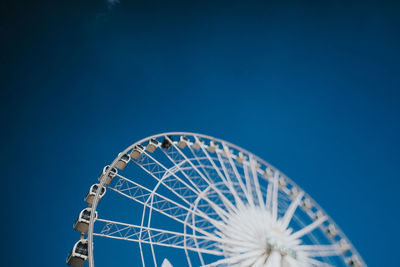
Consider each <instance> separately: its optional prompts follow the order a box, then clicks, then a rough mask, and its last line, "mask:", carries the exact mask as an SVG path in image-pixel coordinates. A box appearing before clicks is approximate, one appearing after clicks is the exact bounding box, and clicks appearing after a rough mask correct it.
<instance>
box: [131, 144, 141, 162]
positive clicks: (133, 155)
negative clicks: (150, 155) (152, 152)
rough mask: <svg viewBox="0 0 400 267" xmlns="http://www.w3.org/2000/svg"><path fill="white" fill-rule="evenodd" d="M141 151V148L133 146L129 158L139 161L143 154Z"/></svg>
mask: <svg viewBox="0 0 400 267" xmlns="http://www.w3.org/2000/svg"><path fill="white" fill-rule="evenodd" d="M143 150H144V148H143V146H141V145H137V146H135V147H134V148H133V149H132V151H131V153H130V156H131V158H133V159H136V160H138V159H140V156H142V154H143Z"/></svg>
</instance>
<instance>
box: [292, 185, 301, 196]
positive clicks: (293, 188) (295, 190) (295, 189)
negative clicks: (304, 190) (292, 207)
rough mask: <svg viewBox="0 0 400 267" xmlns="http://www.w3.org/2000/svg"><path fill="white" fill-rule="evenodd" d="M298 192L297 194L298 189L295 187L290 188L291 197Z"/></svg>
mask: <svg viewBox="0 0 400 267" xmlns="http://www.w3.org/2000/svg"><path fill="white" fill-rule="evenodd" d="M298 194H299V190H298V189H297V187H292V189H290V196H291V197H297V195H298Z"/></svg>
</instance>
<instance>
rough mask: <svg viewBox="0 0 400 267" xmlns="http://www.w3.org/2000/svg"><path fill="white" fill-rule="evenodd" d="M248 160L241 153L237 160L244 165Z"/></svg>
mask: <svg viewBox="0 0 400 267" xmlns="http://www.w3.org/2000/svg"><path fill="white" fill-rule="evenodd" d="M246 159H247V158H246V156H245V155H244V154H243V153H242V152H239V154H238V155H237V157H236V160H237V162H239V163H243V161H245V160H246Z"/></svg>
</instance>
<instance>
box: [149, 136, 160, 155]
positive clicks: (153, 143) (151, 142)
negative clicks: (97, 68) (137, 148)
mask: <svg viewBox="0 0 400 267" xmlns="http://www.w3.org/2000/svg"><path fill="white" fill-rule="evenodd" d="M157 147H158V141H157V140H156V139H150V140H149V142H148V143H147V146H146V151H149V152H150V153H153V152H154V151H155V150H156V148H157Z"/></svg>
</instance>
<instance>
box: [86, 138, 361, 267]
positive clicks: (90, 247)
mask: <svg viewBox="0 0 400 267" xmlns="http://www.w3.org/2000/svg"><path fill="white" fill-rule="evenodd" d="M168 135H172V136H182V135H184V136H193V137H200V138H205V139H208V140H213V141H217V142H223V143H225V144H227V145H228V146H230V147H232V148H235V149H237V150H239V151H242V152H244V153H247V154H249V155H253V156H254V159H255V160H257V161H258V162H259V163H261V164H263V165H265V166H269V167H270V168H271V169H272V170H275V171H279V172H280V174H281V175H282V176H283V177H284V178H285V179H286V180H287V181H288V182H290V183H291V184H292V185H294V186H296V187H297V188H298V189H301V190H302V191H303V192H304V196H305V197H307V198H308V199H310V201H311V202H312V203H313V205H314V206H315V207H316V208H317V209H318V210H320V211H322V212H323V213H324V214H325V215H326V216H327V217H328V219H327V221H328V222H329V223H330V224H333V225H334V226H335V227H336V229H337V230H338V233H339V235H340V236H341V238H342V239H345V240H346V241H347V242H348V244H349V246H350V248H349V250H350V251H351V254H352V255H355V256H357V257H358V258H359V259H360V261H361V263H362V266H367V265H366V264H365V262H364V260H363V258H362V257H361V256H360V254H359V253H358V251H357V249H356V248H355V247H354V246H353V244H352V243H351V241H350V240H349V239H348V238H347V236H346V235H345V234H344V232H343V231H342V230H341V228H340V227H339V226H338V225H337V224H336V223H335V222H334V220H333V219H332V218H331V217H330V216H329V214H328V213H326V212H325V210H324V209H323V208H321V206H320V205H319V204H318V202H316V201H315V200H314V199H313V198H312V197H310V196H309V195H308V193H307V192H306V191H304V190H303V189H302V188H301V187H300V186H298V185H297V184H296V183H295V182H294V181H293V180H292V179H290V178H289V177H288V176H287V175H286V174H285V173H283V172H281V171H280V170H279V169H278V168H276V167H275V166H273V165H272V164H270V163H268V162H267V161H265V160H263V159H262V158H260V157H259V156H257V155H255V154H253V153H252V152H250V151H248V150H246V149H244V148H242V147H239V146H237V145H235V144H232V143H230V142H228V141H225V140H222V139H219V138H215V137H212V136H208V135H204V134H198V133H192V132H166V133H160V134H155V135H152V136H149V137H146V138H143V139H141V140H139V141H137V142H135V143H133V144H132V145H130V146H128V147H127V148H126V149H125V150H123V151H122V152H120V153H119V154H118V155H117V157H116V158H115V159H114V160H113V161H112V163H111V164H110V167H111V168H108V170H107V171H106V172H105V173H104V174H103V177H102V179H101V180H100V188H101V187H103V186H104V182H105V178H106V177H107V176H108V174H109V173H110V172H111V170H112V168H114V167H115V165H116V163H117V162H118V159H119V157H120V155H123V154H126V153H128V151H129V150H131V149H132V148H134V147H135V146H136V145H139V144H142V143H143V142H146V141H148V140H150V139H152V138H158V137H165V136H168ZM263 178H264V177H263ZM264 179H266V178H264ZM100 191H101V190H97V192H96V195H95V198H94V201H93V204H92V211H94V212H91V214H90V222H89V230H88V264H89V267H94V252H93V228H94V223H95V213H96V209H97V205H98V202H99V196H100Z"/></svg>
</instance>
